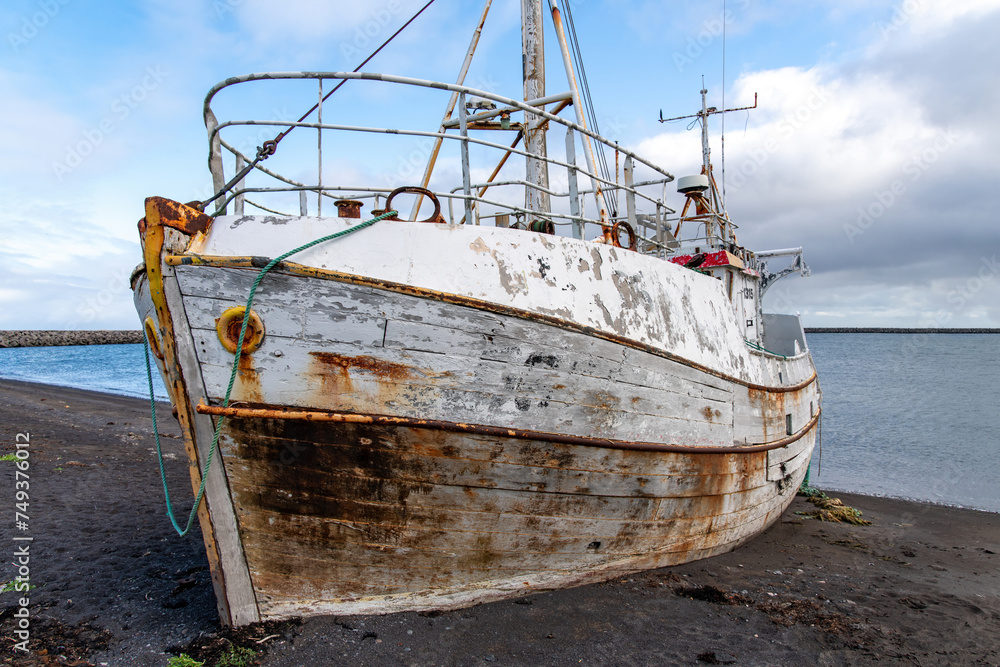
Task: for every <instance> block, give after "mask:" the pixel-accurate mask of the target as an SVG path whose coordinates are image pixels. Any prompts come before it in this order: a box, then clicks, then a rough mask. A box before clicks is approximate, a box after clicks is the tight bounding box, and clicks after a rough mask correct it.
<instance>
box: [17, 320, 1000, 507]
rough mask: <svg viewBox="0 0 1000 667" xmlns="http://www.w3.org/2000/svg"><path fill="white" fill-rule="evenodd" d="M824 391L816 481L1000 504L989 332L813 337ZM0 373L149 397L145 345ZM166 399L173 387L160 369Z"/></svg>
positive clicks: (994, 360)
mask: <svg viewBox="0 0 1000 667" xmlns="http://www.w3.org/2000/svg"><path fill="white" fill-rule="evenodd" d="M808 344H809V347H810V350H811V352H812V355H813V359H814V361H815V364H816V368H817V372H818V375H819V382H820V386H821V388H822V390H823V403H822V405H823V417H822V422H821V432H820V440H819V442H818V443H817V447H816V450H815V452H814V454H813V460H812V466H811V472H810V475H811V481H812V483H813V484H814V485H816V486H818V487H820V488H822V489H824V490H828V491H846V492H851V493H861V494H865V495H872V496H884V497H891V498H901V499H907V500H918V501H925V502H933V503H938V504H943V505H951V506H956V507H967V508H972V509H980V510H986V511H990V512H1000V468H998V466H996V461H997V460H1000V426H998V425H997V423H996V421H995V419H994V415H995V414H996V413H997V411H998V408H1000V404H998V403H1000V399H998V398H997V394H996V393H995V392H994V391H992V390H991V389H990V387H991V384H992V382H993V377H992V369H994V368H997V367H998V365H1000V363H998V362H1000V339H997V338H996V337H995V336H994V335H990V334H957V333H949V334H937V333H907V334H897V333H892V334H888V333H812V334H809V336H808ZM0 378H5V379H12V380H21V381H25V382H35V383H40V384H51V385H57V386H64V387H73V388H76V389H84V390H89V391H96V392H103V393H109V394H116V395H121V396H132V397H136V398H148V397H149V389H148V384H147V378H146V366H145V362H144V361H143V346H142V345H135V344H125V345H75V346H57V347H24V348H0ZM153 385H154V386H153V388H154V393H155V396H156V398H157V399H158V400H167V393H166V389H165V387H164V386H163V383H162V381H161V379H160V376H159V373H158V372H157V370H156V368H155V365H154V366H153Z"/></svg>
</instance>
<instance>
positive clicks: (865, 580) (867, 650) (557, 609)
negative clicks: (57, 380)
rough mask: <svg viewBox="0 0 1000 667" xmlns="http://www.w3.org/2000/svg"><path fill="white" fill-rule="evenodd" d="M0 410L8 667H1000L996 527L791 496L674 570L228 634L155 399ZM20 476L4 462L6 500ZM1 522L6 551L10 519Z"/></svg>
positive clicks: (3, 638)
mask: <svg viewBox="0 0 1000 667" xmlns="http://www.w3.org/2000/svg"><path fill="white" fill-rule="evenodd" d="M0 415H2V417H3V418H2V419H0V447H2V449H3V451H2V452H0V453H7V452H8V451H10V450H11V449H12V448H13V442H14V439H15V435H16V434H17V433H30V440H31V447H30V457H31V458H30V466H31V468H30V473H31V499H30V503H31V505H30V512H28V514H29V515H30V516H31V523H30V535H31V536H32V537H33V538H34V541H33V542H32V543H31V576H32V583H33V584H35V585H37V588H36V589H34V590H32V591H30V592H29V594H28V595H29V596H30V600H31V604H30V607H29V608H30V611H31V628H32V632H33V635H32V642H34V643H32V644H31V648H32V650H33V653H32V654H31V655H30V656H27V657H25V656H23V655H22V654H18V655H16V656H15V655H13V653H12V644H13V640H12V639H10V638H11V637H12V628H13V620H14V619H13V618H12V614H13V611H14V610H15V609H16V606H15V605H16V601H15V598H14V596H13V594H11V593H7V594H3V595H2V597H0V642H2V646H3V651H2V652H0V664H19V665H31V666H34V665H49V664H57V662H55V661H54V658H55V656H57V655H60V654H61V655H65V656H66V658H67V661H68V663H69V664H78V665H86V664H93V665H97V664H101V663H107V664H108V665H110V666H115V665H136V666H142V667H145V666H149V667H154V666H155V667H162V665H164V664H166V662H167V659H168V657H169V656H170V655H175V654H177V653H179V652H181V651H184V652H187V653H189V654H190V655H192V656H193V657H196V658H198V659H200V660H201V659H205V658H206V657H208V656H209V654H210V651H211V650H212V649H210V648H204V647H205V646H209V647H211V646H215V647H216V648H218V647H220V646H221V647H223V648H225V647H227V646H229V645H230V644H229V642H233V643H235V645H240V646H247V647H248V648H250V649H251V650H253V651H255V652H257V653H258V656H259V658H258V659H259V664H260V665H263V666H264V667H286V666H287V667H293V666H295V665H314V664H317V665H318V664H323V665H359V664H367V665H380V666H381V665H409V664H446V665H492V664H499V665H521V664H582V665H607V664H618V665H625V666H628V665H645V664H728V663H732V662H733V661H735V664H738V665H775V664H826V665H874V664H879V665H885V664H889V665H896V664H898V665H903V664H906V665H912V664H920V665H947V664H998V663H1000V637H998V636H997V634H996V632H995V628H996V627H997V624H998V623H1000V595H998V591H1000V567H998V564H1000V556H998V554H1000V514H996V513H992V512H987V511H982V510H973V509H960V508H953V507H948V506H943V505H936V504H931V503H920V502H913V501H905V500H897V499H889V498H879V497H874V496H860V495H854V494H847V493H843V494H841V493H836V495H837V496H839V497H841V498H842V499H843V501H844V502H845V503H847V504H849V505H852V506H854V507H857V508H859V509H860V510H861V511H862V512H863V513H864V517H865V518H866V519H870V520H872V522H873V525H871V526H852V525H845V524H837V523H823V522H819V521H816V520H813V519H808V518H805V517H803V516H801V515H800V514H797V512H805V511H809V510H811V509H813V506H812V505H810V504H808V503H807V502H806V501H805V500H804V499H803V498H796V499H795V501H794V502H793V504H792V506H791V507H790V509H789V510H788V511H787V512H786V513H785V514H784V515H783V516H782V517H781V519H780V520H779V521H778V522H776V523H775V524H774V525H773V526H771V527H770V528H769V529H768V530H767V531H765V532H764V533H763V534H762V535H760V536H758V537H756V538H755V539H754V540H752V541H751V542H749V543H747V544H745V545H744V546H741V547H740V548H738V549H736V550H735V551H733V552H730V553H727V554H722V555H720V556H716V557H713V558H710V559H707V560H701V561H695V562H693V563H688V564H686V565H682V566H677V567H670V568H664V569H661V570H652V571H649V572H644V573H640V574H636V575H630V576H628V577H625V578H620V579H617V580H614V581H610V582H606V583H602V584H595V585H590V586H584V587H580V588H574V589H565V590H556V591H539V592H537V593H535V594H534V595H531V596H528V597H524V598H519V599H515V600H507V601H502V602H496V603H491V604H484V605H479V606H476V607H471V608H467V609H460V610H456V611H449V612H441V613H437V612H432V613H423V614H420V613H402V614H394V615H390V616H354V617H319V618H311V619H307V620H304V621H298V622H294V621H293V622H289V623H279V624H271V625H268V626H259V627H251V628H249V629H247V630H243V631H241V632H240V633H230V632H227V631H225V630H223V629H222V628H220V627H219V622H218V617H217V615H216V611H215V601H214V597H213V593H212V586H211V583H210V577H209V573H208V565H207V560H206V558H205V554H204V547H203V544H202V541H201V536H200V533H199V531H198V528H197V526H196V527H195V529H194V530H192V534H191V535H189V536H188V537H186V538H183V539H181V538H178V537H177V536H176V534H175V533H174V532H173V529H172V528H171V526H170V524H169V521H168V520H167V518H166V517H165V511H164V498H163V488H162V485H161V482H160V474H159V470H158V468H157V463H156V456H155V452H154V444H153V438H152V435H151V428H152V425H151V420H150V416H149V403H148V401H145V400H143V399H138V398H130V397H125V396H118V395H114V394H102V393H95V392H90V391H86V390H79V389H70V388H63V387H56V386H51V385H39V384H33V383H28V382H20V381H13V380H0ZM157 418H158V423H159V427H160V431H161V434H162V442H163V446H164V452H165V455H166V468H167V480H168V483H169V485H170V489H171V491H172V494H173V497H174V506H175V512H176V513H177V515H178V518H181V517H186V516H187V512H188V511H189V509H190V506H191V505H190V503H191V499H192V498H191V496H192V493H191V482H190V478H189V476H188V471H187V468H188V465H187V461H186V458H185V455H184V451H183V445H182V442H181V439H180V437H179V435H180V431H179V428H178V427H177V424H176V422H175V421H174V420H173V418H172V417H171V416H170V407H169V405H168V404H166V403H158V404H157ZM5 466H6V467H5ZM13 470H14V468H13V464H12V462H7V463H4V462H0V499H2V498H4V494H7V496H8V497H9V498H8V499H9V502H8V504H9V505H12V504H13V502H14V499H13V493H14V484H13V482H14V474H13ZM9 512H13V509H12V508H11V509H10V510H9ZM0 526H2V527H0V543H2V544H7V545H8V547H6V548H7V549H8V551H10V553H13V551H12V550H13V547H11V546H9V545H12V544H14V542H13V541H12V537H13V536H14V534H13V533H14V527H13V525H12V522H10V521H8V522H4V523H3V524H0ZM10 558H11V556H10V554H5V555H4V560H5V561H6V562H7V565H6V566H0V567H3V568H6V569H4V570H3V571H2V572H0V578H3V581H7V580H9V579H11V578H12V577H11V576H10V568H11V565H10ZM268 637H269V638H268ZM264 638H268V639H266V641H262V642H258V640H261V639H264ZM219 650H222V649H219ZM42 651H45V653H42ZM199 651H203V652H202V653H199ZM204 651H209V653H205V652H204ZM216 653H218V651H217V652H216ZM199 656H201V657H199ZM75 660H80V661H81V662H74V661H75ZM713 661H714V662H713ZM213 664H214V662H213V659H212V658H211V657H209V660H208V662H206V667H211V665H213Z"/></svg>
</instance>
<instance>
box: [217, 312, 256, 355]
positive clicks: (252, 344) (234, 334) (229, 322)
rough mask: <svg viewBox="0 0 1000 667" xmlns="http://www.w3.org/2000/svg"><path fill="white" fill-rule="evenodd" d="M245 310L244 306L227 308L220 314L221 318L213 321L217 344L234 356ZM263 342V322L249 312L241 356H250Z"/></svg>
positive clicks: (253, 313)
mask: <svg viewBox="0 0 1000 667" xmlns="http://www.w3.org/2000/svg"><path fill="white" fill-rule="evenodd" d="M246 310H247V309H246V307H244V306H235V307H233V308H228V309H226V311H225V312H224V313H222V317H220V318H219V319H217V320H216V321H215V332H216V333H217V334H218V336H219V342H220V343H222V347H224V348H226V349H227V350H228V351H229V352H230V353H231V354H236V344H237V343H239V341H240V329H242V328H243V314H244V313H246ZM263 342H264V322H262V321H261V319H260V316H259V315H257V313H255V312H254V311H253V310H251V311H250V319H249V320H248V321H247V332H246V334H244V335H243V354H250V353H251V352H253V351H255V350H256V349H257V348H259V347H260V345H261V343H263Z"/></svg>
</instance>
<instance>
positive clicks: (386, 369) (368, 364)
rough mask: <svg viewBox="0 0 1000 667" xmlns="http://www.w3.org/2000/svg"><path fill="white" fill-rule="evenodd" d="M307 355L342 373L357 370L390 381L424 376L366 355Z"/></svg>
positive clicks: (415, 370) (319, 353)
mask: <svg viewBox="0 0 1000 667" xmlns="http://www.w3.org/2000/svg"><path fill="white" fill-rule="evenodd" d="M309 355H310V356H311V357H313V358H314V359H316V360H317V361H320V362H322V363H324V364H326V365H328V366H334V367H337V368H338V369H343V371H348V370H350V369H352V368H357V369H359V370H362V371H367V372H368V373H372V374H373V375H377V376H379V377H382V378H386V379H390V380H408V379H411V378H413V377H414V375H415V374H417V373H419V374H420V375H424V373H422V372H420V371H419V370H418V369H416V368H413V367H412V366H407V365H406V364H398V363H396V362H393V361H386V360H385V359H378V358H376V357H369V356H366V355H358V356H348V355H344V354H334V353H332V352H310V353H309Z"/></svg>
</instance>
